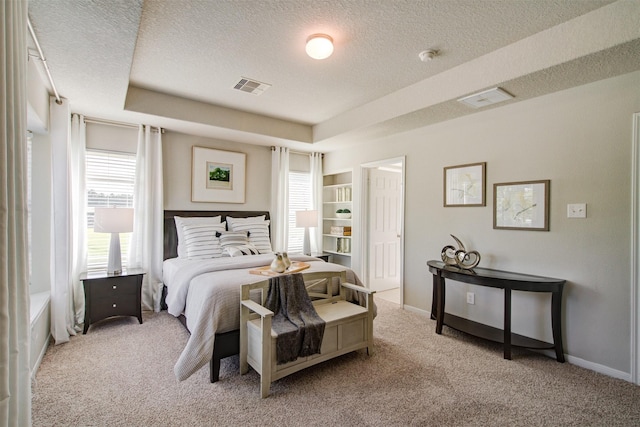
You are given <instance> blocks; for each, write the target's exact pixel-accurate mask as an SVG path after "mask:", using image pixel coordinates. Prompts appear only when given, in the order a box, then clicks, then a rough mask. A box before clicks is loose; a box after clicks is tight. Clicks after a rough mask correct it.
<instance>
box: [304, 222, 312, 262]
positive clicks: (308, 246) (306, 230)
mask: <svg viewBox="0 0 640 427" xmlns="http://www.w3.org/2000/svg"><path fill="white" fill-rule="evenodd" d="M302 253H303V254H305V255H308V256H311V240H310V239H309V227H305V228H304V240H303V242H302Z"/></svg>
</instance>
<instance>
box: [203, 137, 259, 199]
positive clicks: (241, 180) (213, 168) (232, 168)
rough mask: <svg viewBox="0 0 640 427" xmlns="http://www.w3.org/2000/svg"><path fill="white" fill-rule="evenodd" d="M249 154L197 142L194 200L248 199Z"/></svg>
mask: <svg viewBox="0 0 640 427" xmlns="http://www.w3.org/2000/svg"><path fill="white" fill-rule="evenodd" d="M246 156H247V155H246V154H244V153H234V152H231V151H222V150H214V149H212V148H204V147H195V146H194V147H193V152H192V165H191V201H192V202H218V203H244V192H245V167H246Z"/></svg>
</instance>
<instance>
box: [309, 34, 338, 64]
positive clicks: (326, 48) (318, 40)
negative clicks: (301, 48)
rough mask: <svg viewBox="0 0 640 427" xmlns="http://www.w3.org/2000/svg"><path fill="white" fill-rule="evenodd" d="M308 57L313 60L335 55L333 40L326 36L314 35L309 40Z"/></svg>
mask: <svg viewBox="0 0 640 427" xmlns="http://www.w3.org/2000/svg"><path fill="white" fill-rule="evenodd" d="M305 50H306V51H307V55H309V56H310V57H312V58H313V59H325V58H328V57H330V56H331V54H332V53H333V39H332V38H331V37H329V36H327V35H326V34H314V35H312V36H309V38H308V39H307V46H306V48H305Z"/></svg>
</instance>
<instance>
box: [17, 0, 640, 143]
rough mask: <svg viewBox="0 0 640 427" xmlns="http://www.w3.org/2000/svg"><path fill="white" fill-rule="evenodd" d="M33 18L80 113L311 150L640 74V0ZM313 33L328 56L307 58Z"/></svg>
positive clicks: (147, 4)
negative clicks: (492, 90)
mask: <svg viewBox="0 0 640 427" xmlns="http://www.w3.org/2000/svg"><path fill="white" fill-rule="evenodd" d="M29 16H30V19H31V22H32V24H33V27H34V30H35V32H36V35H37V37H38V39H39V41H40V44H41V46H42V48H43V50H44V53H45V55H46V58H47V62H48V64H49V67H50V69H51V73H52V75H53V78H54V81H55V83H56V86H57V87H58V90H59V92H60V93H61V95H62V96H63V97H66V98H67V99H69V100H70V103H71V107H72V110H73V111H75V112H79V113H83V114H86V115H89V116H93V117H100V118H106V119H112V120H119V121H129V122H144V123H149V124H153V125H158V126H163V127H165V128H168V129H173V130H176V131H182V132H185V131H188V132H190V133H196V134H202V135H204V136H209V137H216V138H221V139H228V140H232V141H239V142H248V143H255V144H274V143H281V144H285V145H289V146H293V147H296V148H302V149H318V150H333V149H336V148H339V147H340V146H341V145H343V144H347V143H355V142H362V141H364V140H366V139H368V138H372V137H377V136H384V135H390V134H393V133H397V132H401V131H405V130H408V129H413V128H416V127H419V126H425V125H428V124H431V123H436V122H438V121H442V120H448V119H451V118H454V117H458V116H461V115H465V114H471V113H473V112H475V111H476V110H473V109H469V108H468V107H464V106H463V105H460V104H459V103H457V102H456V101H455V99H457V98H459V97H461V96H464V95H467V94H470V93H473V92H475V91H480V90H483V89H486V88H489V87H493V86H502V87H504V88H505V89H507V90H508V91H509V92H511V93H513V94H514V95H515V96H516V97H515V99H514V100H512V101H509V102H518V101H520V100H523V99H528V98H531V97H534V96H539V95H542V94H545V93H549V92H553V91H556V90H561V89H565V88H568V87H572V86H576V85H579V84H584V83H588V82H590V81H595V80H599V79H603V78H607V77H610V76H615V75H618V74H622V73H626V72H631V71H635V70H638V69H640V54H639V53H638V52H640V49H638V48H639V44H638V40H640V28H639V27H640V26H639V25H638V21H639V19H640V1H639V0H618V1H613V0H538V1H531V0H483V1H478V0H423V1H415V0H414V1H408V0H405V1H403V0H395V1H383V0H378V1H371V0H325V1H317V0H316V1H306V0H297V1H296V0H287V1H283V0H269V1H252V0H246V1H242V0H234V1H229V0H227V1H220V0H218V1H213V0H212V1H186V0H184V1H178V0H146V1H144V2H143V1H142V0H136V1H133V0H121V1H115V0H100V1H98V0H94V1H77V0H56V1H50V0H30V2H29ZM317 32H322V33H326V34H329V35H331V36H332V37H333V39H334V41H335V51H334V54H333V55H332V56H331V57H330V58H328V59H326V60H323V61H317V60H313V59H311V58H309V57H307V56H306V54H305V52H304V43H305V40H306V38H307V37H308V35H310V34H313V33H317ZM429 48H431V49H437V50H438V51H439V52H440V54H439V55H438V56H437V57H436V58H434V59H433V60H432V61H429V62H426V63H424V62H421V61H420V59H419V57H418V53H419V52H421V51H422V50H425V49H429ZM241 77H248V78H251V79H255V80H258V81H261V82H265V83H269V84H271V85H272V87H271V88H270V89H268V90H267V91H266V92H264V93H263V94H262V95H260V96H255V95H251V94H248V93H244V92H241V91H237V90H234V89H233V86H234V85H235V84H236V83H237V81H238V80H239V79H240V78H241Z"/></svg>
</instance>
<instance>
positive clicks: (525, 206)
mask: <svg viewBox="0 0 640 427" xmlns="http://www.w3.org/2000/svg"><path fill="white" fill-rule="evenodd" d="M550 183H551V181H550V180H548V179H547V180H540V181H523V182H505V183H500V184H493V228H495V229H503V230H533V231H549V187H550Z"/></svg>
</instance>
